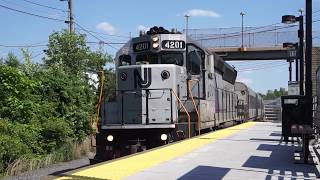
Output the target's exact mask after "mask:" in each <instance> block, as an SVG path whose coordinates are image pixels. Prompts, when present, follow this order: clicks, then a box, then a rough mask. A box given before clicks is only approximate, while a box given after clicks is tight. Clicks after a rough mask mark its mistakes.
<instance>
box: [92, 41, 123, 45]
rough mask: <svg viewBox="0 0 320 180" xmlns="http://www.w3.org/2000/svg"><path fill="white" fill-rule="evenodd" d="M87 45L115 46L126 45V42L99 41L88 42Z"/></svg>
mask: <svg viewBox="0 0 320 180" xmlns="http://www.w3.org/2000/svg"><path fill="white" fill-rule="evenodd" d="M87 43H89V44H101V43H102V44H115V45H122V44H126V43H125V42H107V43H106V42H104V41H99V42H94V41H87Z"/></svg>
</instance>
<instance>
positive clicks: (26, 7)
mask: <svg viewBox="0 0 320 180" xmlns="http://www.w3.org/2000/svg"><path fill="white" fill-rule="evenodd" d="M1 1H3V2H4V3H7V4H12V5H14V6H17V7H22V8H24V9H27V10H32V11H37V12H40V13H45V14H47V15H48V11H44V10H38V9H34V8H31V7H28V6H24V5H21V3H16V2H13V1H9V0H1ZM57 15H58V16H60V17H63V18H66V16H63V15H60V14H57Z"/></svg>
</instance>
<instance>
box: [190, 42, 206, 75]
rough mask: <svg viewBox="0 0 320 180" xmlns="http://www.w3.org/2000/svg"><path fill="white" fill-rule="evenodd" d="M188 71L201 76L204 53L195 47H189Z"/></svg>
mask: <svg viewBox="0 0 320 180" xmlns="http://www.w3.org/2000/svg"><path fill="white" fill-rule="evenodd" d="M187 52H188V54H187V70H188V72H189V73H190V74H192V75H199V74H200V72H201V61H202V60H203V59H204V53H203V52H202V51H201V49H199V48H198V47H196V46H194V45H188V46H187Z"/></svg>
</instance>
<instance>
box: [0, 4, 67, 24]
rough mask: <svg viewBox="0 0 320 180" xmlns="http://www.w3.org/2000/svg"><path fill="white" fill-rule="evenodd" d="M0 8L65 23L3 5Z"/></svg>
mask: <svg viewBox="0 0 320 180" xmlns="http://www.w3.org/2000/svg"><path fill="white" fill-rule="evenodd" d="M0 7H2V8H5V9H9V10H11V11H15V12H19V13H22V14H27V15H30V16H35V17H39V18H43V19H49V20H54V21H59V22H65V21H64V20H62V19H57V18H52V17H48V16H42V15H38V14H34V13H30V12H26V11H21V10H18V9H14V8H11V7H8V6H4V5H1V4H0Z"/></svg>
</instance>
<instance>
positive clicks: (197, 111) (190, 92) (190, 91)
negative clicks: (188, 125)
mask: <svg viewBox="0 0 320 180" xmlns="http://www.w3.org/2000/svg"><path fill="white" fill-rule="evenodd" d="M192 81H196V82H199V80H193V79H191V80H189V82H188V86H189V88H188V89H189V94H190V96H191V100H192V103H193V106H194V108H195V110H196V113H197V116H198V133H199V135H200V114H199V110H198V108H197V106H196V102H195V101H194V98H193V94H192V90H191V85H190V83H191V82H192ZM199 105H200V104H199Z"/></svg>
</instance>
